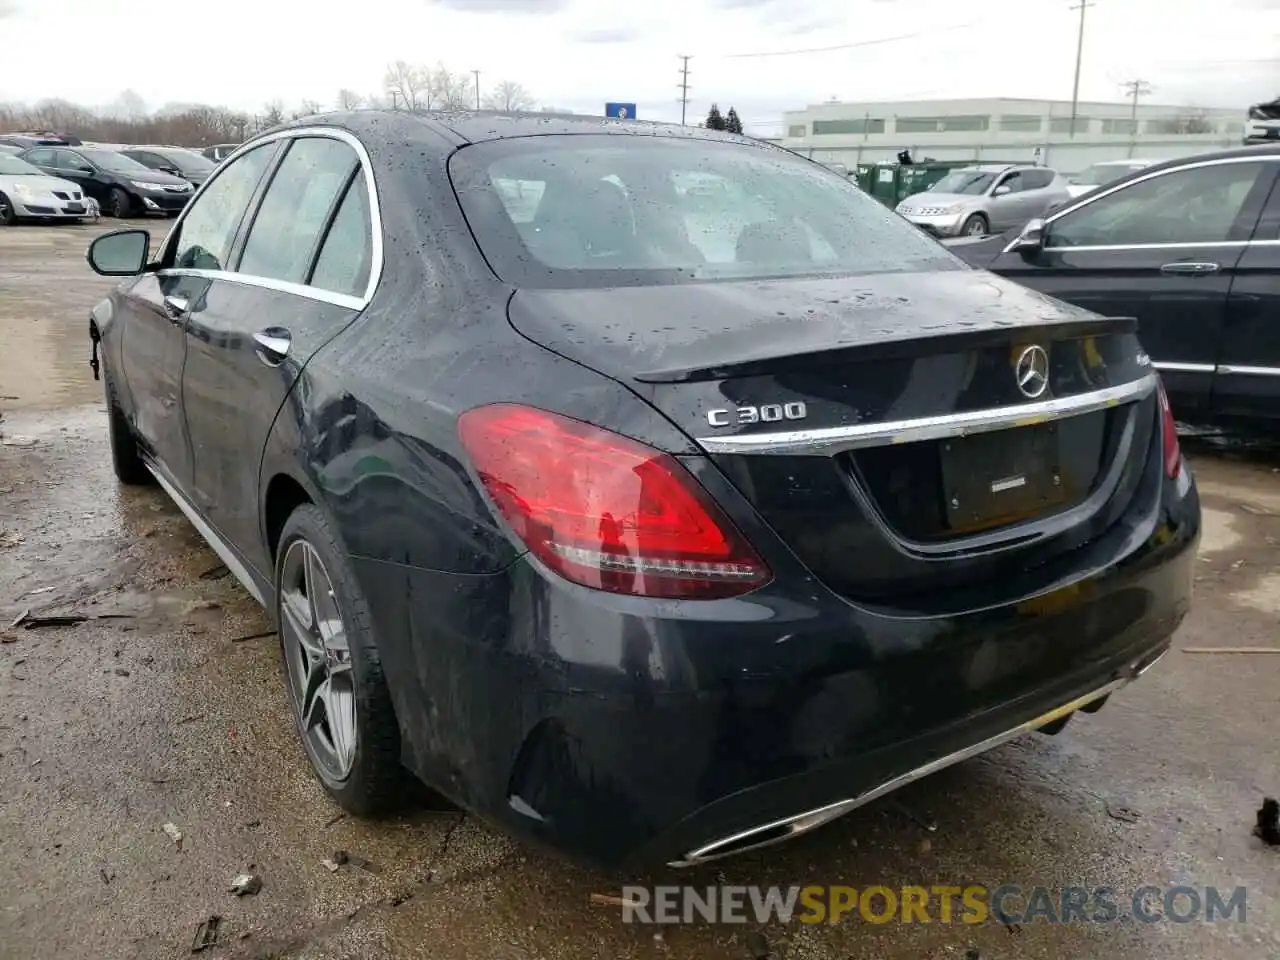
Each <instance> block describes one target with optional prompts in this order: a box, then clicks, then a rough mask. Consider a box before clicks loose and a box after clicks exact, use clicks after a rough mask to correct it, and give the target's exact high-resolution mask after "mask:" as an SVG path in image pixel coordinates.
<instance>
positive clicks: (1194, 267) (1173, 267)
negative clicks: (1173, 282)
mask: <svg viewBox="0 0 1280 960" xmlns="http://www.w3.org/2000/svg"><path fill="white" fill-rule="evenodd" d="M1221 269H1222V267H1221V266H1219V265H1218V264H1216V263H1201V262H1198V261H1191V260H1179V261H1177V262H1176V263H1166V264H1165V265H1164V266H1163V267H1161V268H1160V272H1161V273H1192V274H1205V273H1217V272H1218V271H1219V270H1221Z"/></svg>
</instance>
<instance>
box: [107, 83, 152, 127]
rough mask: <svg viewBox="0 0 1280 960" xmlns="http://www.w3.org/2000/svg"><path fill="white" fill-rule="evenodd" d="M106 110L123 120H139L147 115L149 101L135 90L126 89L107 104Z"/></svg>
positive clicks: (108, 113) (110, 114)
mask: <svg viewBox="0 0 1280 960" xmlns="http://www.w3.org/2000/svg"><path fill="white" fill-rule="evenodd" d="M104 112H105V113H106V114H107V115H108V116H112V117H118V118H120V119H121V120H137V119H139V118H141V117H145V116H146V115H147V103H146V101H145V100H143V99H142V97H140V96H138V94H137V93H136V92H134V91H133V90H124V91H122V92H121V94H120V96H118V97H116V98H115V99H114V100H112V101H111V103H110V104H108V105H107V108H106V110H105V111H104Z"/></svg>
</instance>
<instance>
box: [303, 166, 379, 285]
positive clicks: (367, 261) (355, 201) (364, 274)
mask: <svg viewBox="0 0 1280 960" xmlns="http://www.w3.org/2000/svg"><path fill="white" fill-rule="evenodd" d="M372 266H373V226H372V223H371V221H370V219H369V188H368V185H367V184H366V183H365V178H364V173H363V171H362V172H361V173H360V174H359V175H358V176H357V177H356V178H355V179H354V180H353V181H351V186H350V187H349V188H348V189H347V195H346V196H345V197H344V198H343V200H342V206H340V207H339V208H338V215H337V216H336V217H335V218H334V220H333V226H331V227H330V228H329V235H328V236H327V237H325V239H324V246H323V247H321V248H320V257H319V259H317V260H316V267H315V270H313V271H312V273H311V286H313V287H319V288H320V289H321V290H331V291H332V292H334V293H345V294H349V295H351V296H353V297H359V296H363V295H364V291H365V287H366V286H367V285H368V283H369V271H370V269H372Z"/></svg>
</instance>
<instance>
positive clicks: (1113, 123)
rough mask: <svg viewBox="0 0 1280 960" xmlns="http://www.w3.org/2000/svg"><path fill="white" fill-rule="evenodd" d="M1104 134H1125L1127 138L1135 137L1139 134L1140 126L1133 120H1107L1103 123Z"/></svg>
mask: <svg viewBox="0 0 1280 960" xmlns="http://www.w3.org/2000/svg"><path fill="white" fill-rule="evenodd" d="M1102 132H1103V133H1123V134H1125V135H1126V136H1133V135H1134V134H1135V133H1137V132H1138V124H1137V123H1136V122H1135V121H1133V120H1114V119H1110V118H1108V119H1105V120H1103V121H1102Z"/></svg>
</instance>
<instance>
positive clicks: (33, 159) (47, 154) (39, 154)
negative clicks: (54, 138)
mask: <svg viewBox="0 0 1280 960" xmlns="http://www.w3.org/2000/svg"><path fill="white" fill-rule="evenodd" d="M27 162H28V163H34V164H37V165H38V166H41V167H51V166H53V151H52V150H32V151H31V152H30V153H28V154H27Z"/></svg>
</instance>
